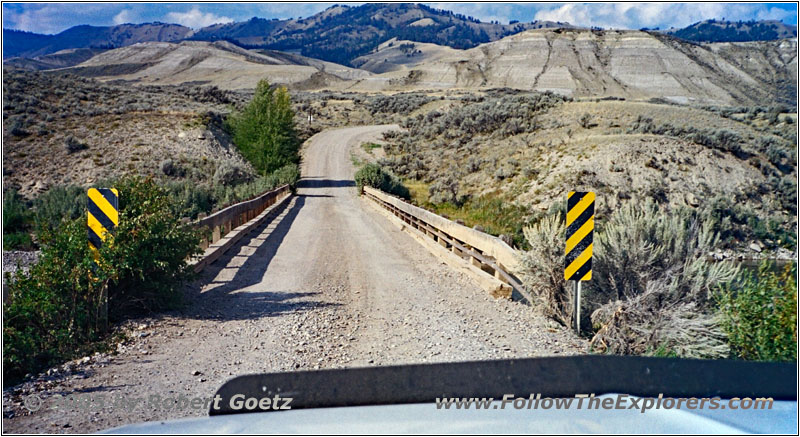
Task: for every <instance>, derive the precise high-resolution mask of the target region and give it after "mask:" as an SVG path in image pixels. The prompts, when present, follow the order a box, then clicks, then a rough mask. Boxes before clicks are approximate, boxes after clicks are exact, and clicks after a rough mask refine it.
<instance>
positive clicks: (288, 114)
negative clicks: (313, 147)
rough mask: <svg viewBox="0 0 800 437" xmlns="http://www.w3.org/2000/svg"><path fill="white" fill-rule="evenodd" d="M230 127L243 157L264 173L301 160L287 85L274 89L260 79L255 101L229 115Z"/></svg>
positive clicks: (254, 97) (266, 173)
mask: <svg viewBox="0 0 800 437" xmlns="http://www.w3.org/2000/svg"><path fill="white" fill-rule="evenodd" d="M228 127H229V129H230V130H231V131H232V133H233V142H234V143H235V144H236V147H237V148H238V149H239V151H240V152H241V153H242V156H244V157H245V158H246V159H247V160H248V161H250V163H251V164H252V165H253V167H255V169H256V170H257V171H258V172H259V173H261V174H262V175H264V176H266V175H268V174H270V173H272V172H273V171H275V170H277V169H279V168H281V167H283V166H285V165H287V164H296V163H297V162H298V161H299V159H300V158H299V155H298V150H299V147H300V142H299V140H298V139H297V134H296V132H295V126H294V112H293V111H292V105H291V101H290V98H289V92H288V91H287V90H286V88H283V87H281V88H277V89H273V88H270V85H269V83H268V82H267V81H266V80H261V81H259V83H258V86H257V87H256V92H255V95H254V96H253V100H251V101H250V103H249V104H248V105H247V106H246V107H245V108H244V110H242V111H241V112H237V113H235V114H233V115H231V116H230V117H229V119H228Z"/></svg>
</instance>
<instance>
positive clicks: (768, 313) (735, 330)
mask: <svg viewBox="0 0 800 437" xmlns="http://www.w3.org/2000/svg"><path fill="white" fill-rule="evenodd" d="M772 270H773V266H772V265H770V263H769V262H767V261H764V262H763V263H762V264H761V265H760V266H759V269H758V272H757V273H756V274H754V273H753V272H748V271H744V272H742V274H741V275H740V277H739V280H738V281H737V282H736V283H734V284H732V285H729V286H726V287H724V288H722V289H721V290H720V292H719V294H718V298H717V300H718V303H719V311H720V313H721V314H722V319H723V323H722V326H723V328H724V330H725V332H726V334H727V335H728V342H729V344H730V345H731V349H732V352H733V353H734V354H735V355H736V356H737V357H739V358H742V359H745V360H759V361H795V360H797V281H796V275H797V264H795V263H792V264H790V265H787V266H786V268H785V269H784V270H783V272H782V273H780V274H779V273H776V272H774V271H772Z"/></svg>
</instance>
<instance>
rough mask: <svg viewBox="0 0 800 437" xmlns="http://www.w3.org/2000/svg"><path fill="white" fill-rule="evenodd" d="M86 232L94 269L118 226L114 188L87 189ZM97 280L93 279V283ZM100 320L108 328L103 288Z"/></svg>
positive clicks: (105, 296) (117, 201)
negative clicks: (102, 248) (106, 243)
mask: <svg viewBox="0 0 800 437" xmlns="http://www.w3.org/2000/svg"><path fill="white" fill-rule="evenodd" d="M87 195H88V196H89V200H88V204H87V207H88V210H89V211H88V212H87V214H86V215H87V232H88V237H89V250H91V251H92V255H93V257H94V263H95V268H96V267H97V263H98V262H99V260H100V248H101V247H103V244H104V243H105V241H106V239H107V238H108V235H109V234H111V232H112V231H113V230H114V228H116V227H117V225H118V224H119V192H118V191H117V189H116V188H99V189H98V188H89V191H88V193H87ZM96 280H97V279H96V278H94V279H93V281H96ZM100 302H101V309H100V312H101V314H100V320H101V325H102V327H103V329H106V328H107V327H108V290H107V289H106V287H105V286H104V287H103V289H102V291H101V296H100Z"/></svg>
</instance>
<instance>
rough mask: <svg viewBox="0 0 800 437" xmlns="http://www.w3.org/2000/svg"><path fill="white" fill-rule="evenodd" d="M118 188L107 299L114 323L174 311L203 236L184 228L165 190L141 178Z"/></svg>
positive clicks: (107, 254)
mask: <svg viewBox="0 0 800 437" xmlns="http://www.w3.org/2000/svg"><path fill="white" fill-rule="evenodd" d="M116 187H117V189H118V190H119V193H120V196H119V202H120V205H119V206H120V223H119V225H118V226H117V230H116V232H115V233H114V236H113V238H112V240H111V241H109V244H108V245H109V246H110V248H109V250H108V251H107V253H106V254H105V261H106V262H107V263H108V264H109V268H110V269H111V273H112V278H113V282H112V285H111V286H110V287H109V294H108V301H109V316H110V318H111V319H112V320H115V319H122V318H124V317H126V316H128V315H131V314H134V313H138V312H150V311H157V310H160V309H163V308H169V307H172V306H174V304H176V303H177V302H178V301H179V299H180V295H181V294H180V288H179V287H180V286H181V284H182V283H183V282H184V281H185V280H187V279H189V277H190V276H191V269H190V267H189V266H188V265H187V264H186V260H187V258H188V257H189V256H191V255H196V254H199V253H200V250H199V246H198V244H199V242H200V234H199V232H198V231H195V230H193V229H189V228H186V227H183V226H181V225H180V218H181V217H180V216H177V215H175V214H173V213H172V212H171V210H170V202H171V199H170V197H169V195H168V193H167V191H166V190H165V189H164V188H162V187H160V186H158V185H156V184H155V183H154V182H153V181H152V180H151V179H142V178H138V177H130V178H126V179H123V180H121V181H120V182H119V183H117V184H116Z"/></svg>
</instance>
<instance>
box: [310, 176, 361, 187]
mask: <svg viewBox="0 0 800 437" xmlns="http://www.w3.org/2000/svg"><path fill="white" fill-rule="evenodd" d="M355 186H356V183H355V181H353V180H352V179H348V180H345V179H316V178H303V179H301V180H300V181H299V182H297V188H340V187H355Z"/></svg>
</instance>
